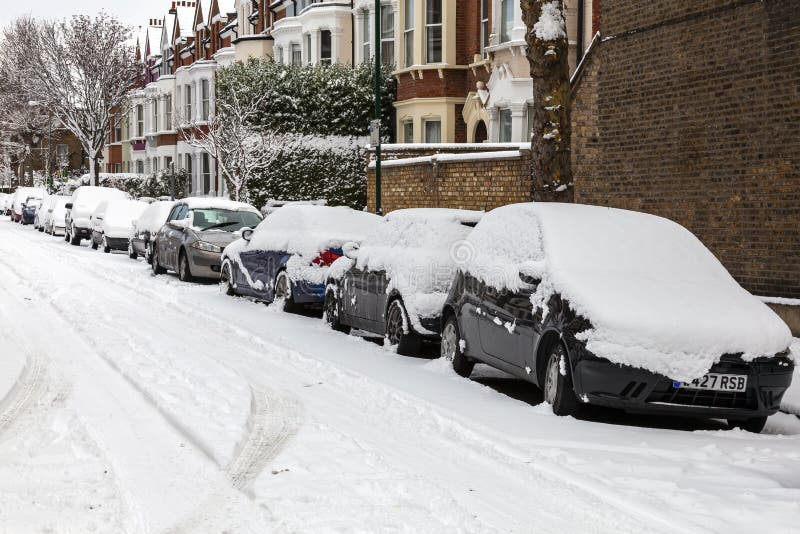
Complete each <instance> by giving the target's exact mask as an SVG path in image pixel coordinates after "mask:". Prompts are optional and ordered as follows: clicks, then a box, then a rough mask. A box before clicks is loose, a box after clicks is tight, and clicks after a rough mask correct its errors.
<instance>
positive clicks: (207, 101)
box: [200, 80, 211, 121]
mask: <svg viewBox="0 0 800 534" xmlns="http://www.w3.org/2000/svg"><path fill="white" fill-rule="evenodd" d="M200 91H201V93H202V96H203V120H204V121H206V120H208V113H209V110H210V108H211V91H210V88H209V84H208V80H203V81H201V82H200Z"/></svg>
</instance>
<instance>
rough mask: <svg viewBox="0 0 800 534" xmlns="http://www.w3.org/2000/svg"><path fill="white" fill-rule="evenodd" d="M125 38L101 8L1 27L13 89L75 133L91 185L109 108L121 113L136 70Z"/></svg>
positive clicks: (22, 20) (108, 121)
mask: <svg viewBox="0 0 800 534" xmlns="http://www.w3.org/2000/svg"><path fill="white" fill-rule="evenodd" d="M129 37H130V31H129V29H128V28H127V27H125V26H123V25H122V24H121V23H120V22H119V21H118V20H117V19H116V18H114V17H112V16H109V15H107V14H106V13H104V12H101V13H100V14H98V15H97V16H95V17H94V18H91V17H87V16H85V15H76V16H74V17H72V18H71V19H69V20H66V21H62V22H55V21H37V20H35V19H32V18H30V17H23V18H20V19H17V20H16V21H14V22H13V23H12V24H11V26H9V27H8V28H6V30H5V31H4V42H3V48H2V57H0V61H2V63H3V68H4V70H7V71H8V72H11V73H13V74H12V79H13V80H14V83H15V84H16V86H17V91H16V92H17V94H27V95H29V99H30V100H35V101H37V102H38V103H39V105H40V106H41V107H42V108H43V109H46V110H48V111H49V112H51V113H52V114H53V116H54V117H56V118H57V119H58V120H59V121H60V122H61V123H62V124H63V125H64V127H66V128H67V129H68V130H70V131H71V132H72V133H73V134H74V135H75V136H76V137H77V138H78V140H79V141H80V143H81V145H82V147H83V149H84V150H85V151H86V153H87V154H88V155H89V172H90V174H91V180H92V184H95V185H96V184H97V175H98V172H99V169H98V163H99V159H100V157H101V152H102V150H103V147H104V145H105V140H106V134H107V132H108V131H109V128H110V126H111V118H112V116H113V114H112V110H114V109H117V110H122V111H123V112H124V110H125V109H126V104H127V100H126V95H127V92H128V90H129V89H130V88H131V83H132V82H133V80H134V78H135V75H136V64H135V56H134V53H133V49H132V48H131V46H129V45H128V44H127V41H128V39H129Z"/></svg>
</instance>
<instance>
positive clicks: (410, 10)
mask: <svg viewBox="0 0 800 534" xmlns="http://www.w3.org/2000/svg"><path fill="white" fill-rule="evenodd" d="M403 50H404V53H405V66H406V67H410V66H412V65H413V64H414V0H405V20H404V21H403Z"/></svg>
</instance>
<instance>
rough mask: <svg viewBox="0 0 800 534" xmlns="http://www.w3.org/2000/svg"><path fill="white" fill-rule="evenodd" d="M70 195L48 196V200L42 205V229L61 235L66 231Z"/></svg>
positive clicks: (48, 232)
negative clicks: (65, 220)
mask: <svg viewBox="0 0 800 534" xmlns="http://www.w3.org/2000/svg"><path fill="white" fill-rule="evenodd" d="M69 198H70V197H68V196H61V195H53V196H49V197H47V202H46V203H45V205H44V206H43V207H42V210H41V215H40V223H41V229H42V231H43V232H45V233H47V234H50V235H60V234H61V232H63V231H64V228H65V225H66V223H65V222H64V218H65V217H66V215H67V207H66V206H67V202H69Z"/></svg>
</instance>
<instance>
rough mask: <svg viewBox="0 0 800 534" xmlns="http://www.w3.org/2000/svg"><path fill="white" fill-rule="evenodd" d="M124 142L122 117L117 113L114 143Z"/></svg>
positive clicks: (115, 116)
mask: <svg viewBox="0 0 800 534" xmlns="http://www.w3.org/2000/svg"><path fill="white" fill-rule="evenodd" d="M120 141H122V117H121V116H120V115H119V113H117V114H116V115H114V142H115V143H119V142H120Z"/></svg>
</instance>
